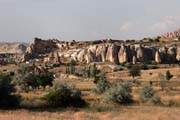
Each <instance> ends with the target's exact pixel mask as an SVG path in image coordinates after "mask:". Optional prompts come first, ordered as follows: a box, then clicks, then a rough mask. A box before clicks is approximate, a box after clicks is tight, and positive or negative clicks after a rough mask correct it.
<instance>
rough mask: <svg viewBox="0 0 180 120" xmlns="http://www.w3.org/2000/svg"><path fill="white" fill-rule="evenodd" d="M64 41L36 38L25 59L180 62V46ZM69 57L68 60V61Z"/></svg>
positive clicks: (86, 61) (80, 61) (134, 62)
mask: <svg viewBox="0 0 180 120" xmlns="http://www.w3.org/2000/svg"><path fill="white" fill-rule="evenodd" d="M93 43H94V44H91V45H88V42H79V43H78V42H73V43H72V42H61V41H52V40H49V41H43V40H35V42H34V43H33V44H31V45H30V46H29V47H28V48H27V49H26V52H25V54H24V61H25V60H30V59H34V58H43V57H44V56H45V57H46V59H45V61H46V60H47V61H53V62H54V63H59V62H61V61H60V58H66V59H73V60H74V61H76V62H79V63H87V64H90V63H91V62H112V63H133V64H136V63H138V62H147V61H153V62H154V61H155V62H156V63H169V62H172V63H175V62H177V61H180V48H176V47H168V48H166V47H162V48H155V47H150V46H143V45H126V44H116V43H113V42H112V43H105V42H103V43H101V42H98V43H97V42H93ZM66 59H65V60H66Z"/></svg>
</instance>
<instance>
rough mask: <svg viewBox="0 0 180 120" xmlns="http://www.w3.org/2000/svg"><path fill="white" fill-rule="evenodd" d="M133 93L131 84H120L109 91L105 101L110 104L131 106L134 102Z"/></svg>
mask: <svg viewBox="0 0 180 120" xmlns="http://www.w3.org/2000/svg"><path fill="white" fill-rule="evenodd" d="M131 92H132V90H131V86H130V83H128V82H124V83H118V84H116V85H114V86H112V87H111V88H110V89H109V90H107V92H106V93H105V99H104V101H105V102H110V103H119V104H129V103H132V102H133V100H132V96H131Z"/></svg>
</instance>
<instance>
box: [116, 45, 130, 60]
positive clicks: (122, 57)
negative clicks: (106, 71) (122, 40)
mask: <svg viewBox="0 0 180 120" xmlns="http://www.w3.org/2000/svg"><path fill="white" fill-rule="evenodd" d="M118 58H119V63H127V62H128V53H127V49H126V47H125V46H123V45H122V46H121V48H120V50H119V53H118Z"/></svg>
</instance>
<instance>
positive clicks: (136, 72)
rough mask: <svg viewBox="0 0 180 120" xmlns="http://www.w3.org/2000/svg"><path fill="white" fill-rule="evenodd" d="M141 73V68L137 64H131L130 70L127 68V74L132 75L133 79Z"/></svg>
mask: <svg viewBox="0 0 180 120" xmlns="http://www.w3.org/2000/svg"><path fill="white" fill-rule="evenodd" d="M140 75H141V70H140V68H139V67H138V66H133V67H132V68H131V69H130V70H129V76H132V77H133V79H134V77H136V76H140Z"/></svg>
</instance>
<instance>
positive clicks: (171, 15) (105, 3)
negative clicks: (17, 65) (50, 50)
mask: <svg viewBox="0 0 180 120" xmlns="http://www.w3.org/2000/svg"><path fill="white" fill-rule="evenodd" d="M179 6H180V0H0V42H30V41H33V39H34V38H35V37H39V38H42V39H49V38H50V39H52V38H56V39H59V40H98V39H104V38H112V39H118V40H126V39H142V38H144V37H153V36H156V35H159V34H163V33H166V32H169V31H174V30H177V29H180V7H179Z"/></svg>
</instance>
